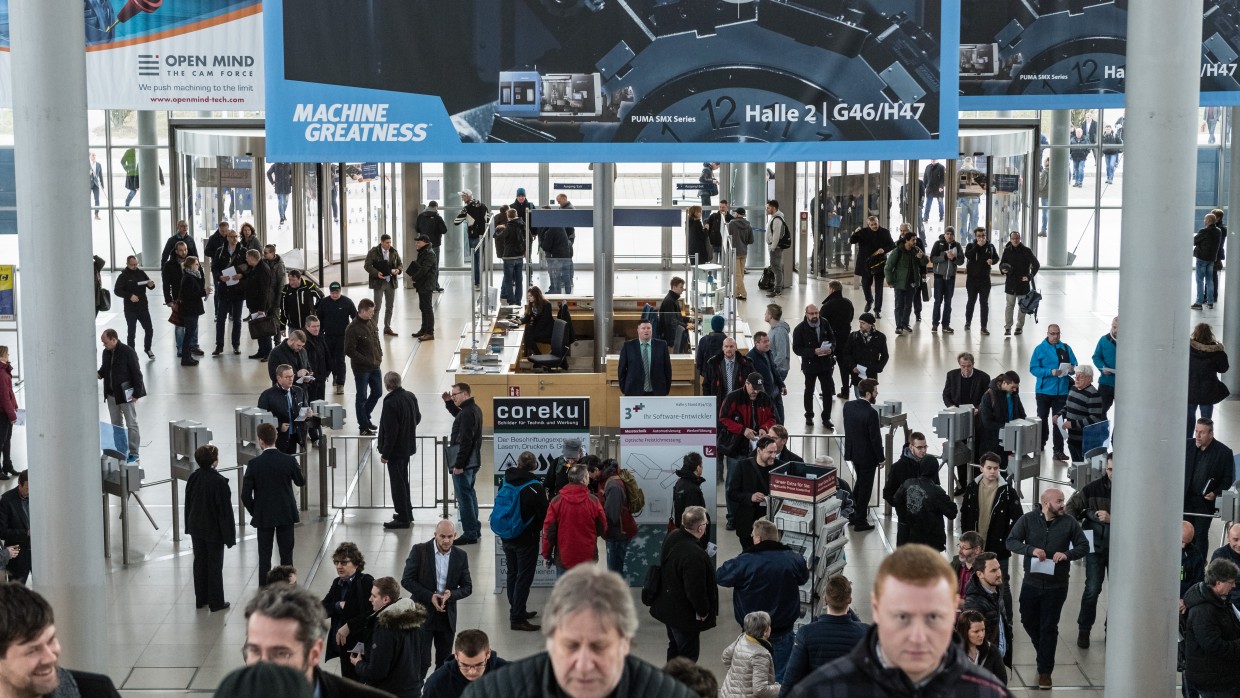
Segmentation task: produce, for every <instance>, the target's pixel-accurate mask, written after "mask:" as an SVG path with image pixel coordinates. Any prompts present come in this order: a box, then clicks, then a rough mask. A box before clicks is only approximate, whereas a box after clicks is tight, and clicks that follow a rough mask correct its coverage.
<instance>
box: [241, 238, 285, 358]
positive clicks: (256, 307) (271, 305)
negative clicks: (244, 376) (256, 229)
mask: <svg viewBox="0 0 1240 698" xmlns="http://www.w3.org/2000/svg"><path fill="white" fill-rule="evenodd" d="M245 256H246V263H247V264H248V265H249V271H247V272H245V276H244V277H242V279H241V287H242V292H243V293H244V294H245V309H246V310H248V311H249V312H250V322H254V321H255V320H258V319H259V318H256V317H254V316H255V315H256V314H260V313H261V314H263V315H266V316H270V317H271V318H272V319H273V320H275V319H277V318H276V315H277V314H278V309H279V303H278V302H277V300H276V297H275V293H273V291H272V283H271V280H272V278H273V275H272V272H271V267H269V266H267V265H266V264H263V263H262V262H263V254H262V253H261V252H259V251H258V250H248V251H246V253H245ZM251 327H253V325H251ZM274 338H275V334H274V333H273V334H268V333H266V332H264V333H261V334H260V335H259V337H258V351H256V352H254V353H253V354H250V358H251V359H259V360H260V361H265V360H266V359H267V356H268V355H269V354H271V345H272V344H273V340H274Z"/></svg>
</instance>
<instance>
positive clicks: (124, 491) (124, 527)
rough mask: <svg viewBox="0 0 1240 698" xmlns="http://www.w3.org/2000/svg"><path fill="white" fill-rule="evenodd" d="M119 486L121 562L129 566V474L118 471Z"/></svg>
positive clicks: (123, 468)
mask: <svg viewBox="0 0 1240 698" xmlns="http://www.w3.org/2000/svg"><path fill="white" fill-rule="evenodd" d="M120 479H121V481H120V484H121V562H122V563H123V564H126V565H128V564H129V472H128V468H125V467H121V469H120Z"/></svg>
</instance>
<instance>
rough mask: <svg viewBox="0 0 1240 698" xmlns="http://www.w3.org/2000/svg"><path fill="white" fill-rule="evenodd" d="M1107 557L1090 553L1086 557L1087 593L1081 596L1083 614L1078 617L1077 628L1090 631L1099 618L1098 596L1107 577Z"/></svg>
mask: <svg viewBox="0 0 1240 698" xmlns="http://www.w3.org/2000/svg"><path fill="white" fill-rule="evenodd" d="M1107 562H1108V559H1107V556H1106V555H1098V554H1095V553H1090V554H1088V555H1086V556H1085V593H1084V594H1082V595H1081V612H1080V613H1079V614H1077V616H1076V626H1077V627H1078V628H1080V629H1081V630H1085V631H1088V630H1089V629H1090V628H1092V627H1094V620H1096V619H1097V617H1098V595H1099V594H1101V593H1102V581H1103V580H1104V579H1106V576H1107Z"/></svg>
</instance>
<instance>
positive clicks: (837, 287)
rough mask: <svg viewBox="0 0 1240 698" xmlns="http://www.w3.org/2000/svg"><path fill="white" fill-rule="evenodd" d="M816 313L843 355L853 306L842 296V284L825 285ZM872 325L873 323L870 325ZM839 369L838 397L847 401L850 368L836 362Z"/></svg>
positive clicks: (830, 283)
mask: <svg viewBox="0 0 1240 698" xmlns="http://www.w3.org/2000/svg"><path fill="white" fill-rule="evenodd" d="M818 312H819V314H821V315H822V317H823V319H825V320H826V321H827V324H828V325H830V326H831V333H832V334H834V335H835V339H836V340H837V343H838V344H839V346H838V347H837V351H838V352H839V353H840V354H841V355H843V354H846V353H847V351H848V338H849V335H851V334H852V321H853V304H852V301H850V300H848V298H846V297H845V296H844V284H841V283H840V282H838V281H836V280H834V279H832V280H831V281H829V282H828V283H827V297H826V298H824V299H823V300H822V303H821V304H819V306H818ZM871 324H873V323H871ZM837 363H838V364H839V368H840V392H839V394H838V397H841V398H843V399H845V400H847V399H848V385H849V380H848V375H849V373H848V372H849V370H851V367H849V366H846V365H845V363H846V362H844V361H837Z"/></svg>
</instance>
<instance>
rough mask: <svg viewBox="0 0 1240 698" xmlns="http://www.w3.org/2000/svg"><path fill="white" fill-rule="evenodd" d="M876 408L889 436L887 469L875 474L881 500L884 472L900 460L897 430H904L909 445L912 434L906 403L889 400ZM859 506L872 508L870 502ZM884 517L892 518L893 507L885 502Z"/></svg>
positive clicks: (885, 441)
mask: <svg viewBox="0 0 1240 698" xmlns="http://www.w3.org/2000/svg"><path fill="white" fill-rule="evenodd" d="M874 408H875V409H876V410H878V423H879V424H881V425H882V426H884V427H887V435H886V436H885V437H883V446H884V450H883V453H884V455H885V456H886V458H887V462H886V466H887V467H886V468H879V469H878V472H877V473H875V474H874V489H873V490H872V491H873V492H876V493H879V498H880V499H881V498H882V491H883V480H884V479H886V478H885V477H884V472H883V471H884V470H888V471H889V470H890V469H891V466H892V465H893V464H894V463H895V462H896V460H897V458H898V456H897V455H896V450H895V448H896V445H895V439H896V429H899V428H900V427H903V428H904V442H905V443H908V436H909V433H910V432H909V428H908V415H907V414H905V413H904V403H902V402H900V401H898V400H887V401H885V402H883V404H881V405H875V406H874ZM871 498H873V495H871ZM858 504H859V505H860V506H862V507H864V508H866V509H868V508H869V506H870V503H869V502H858ZM883 516H887V517H890V516H891V505H890V504H888V503H887V502H886V501H884V502H883Z"/></svg>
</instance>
